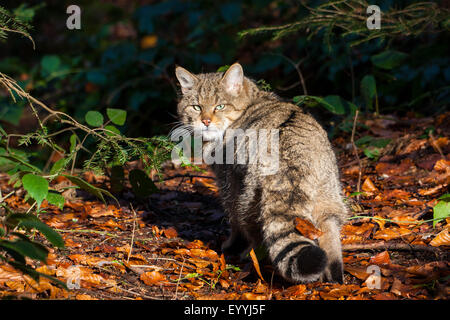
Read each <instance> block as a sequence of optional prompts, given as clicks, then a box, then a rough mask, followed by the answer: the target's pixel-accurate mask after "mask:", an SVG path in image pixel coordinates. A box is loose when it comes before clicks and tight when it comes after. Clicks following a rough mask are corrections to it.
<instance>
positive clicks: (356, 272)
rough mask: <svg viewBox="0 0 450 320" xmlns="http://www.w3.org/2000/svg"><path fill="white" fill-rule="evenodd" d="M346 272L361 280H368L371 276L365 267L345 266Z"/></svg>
mask: <svg viewBox="0 0 450 320" xmlns="http://www.w3.org/2000/svg"><path fill="white" fill-rule="evenodd" d="M345 271H347V272H348V273H350V274H351V275H352V276H354V277H356V278H358V279H360V280H366V279H367V278H368V277H369V276H370V273H368V272H367V268H364V267H354V266H345Z"/></svg>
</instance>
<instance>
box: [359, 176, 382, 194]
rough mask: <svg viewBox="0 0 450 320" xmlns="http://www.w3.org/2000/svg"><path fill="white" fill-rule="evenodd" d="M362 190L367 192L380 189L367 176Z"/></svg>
mask: <svg viewBox="0 0 450 320" xmlns="http://www.w3.org/2000/svg"><path fill="white" fill-rule="evenodd" d="M361 189H362V191H365V192H370V193H373V192H377V191H378V189H377V187H375V185H374V184H373V182H372V180H370V178H366V180H364V183H363V184H362V186H361Z"/></svg>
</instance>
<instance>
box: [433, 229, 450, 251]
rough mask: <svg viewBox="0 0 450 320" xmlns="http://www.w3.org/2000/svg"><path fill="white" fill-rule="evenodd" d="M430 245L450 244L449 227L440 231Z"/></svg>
mask: <svg viewBox="0 0 450 320" xmlns="http://www.w3.org/2000/svg"><path fill="white" fill-rule="evenodd" d="M430 245H432V246H433V247H439V246H450V233H449V232H448V228H445V229H444V230H442V231H441V232H439V233H438V235H437V236H436V237H435V238H434V239H433V240H431V242H430Z"/></svg>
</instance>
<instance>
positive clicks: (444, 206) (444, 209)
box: [433, 193, 450, 228]
mask: <svg viewBox="0 0 450 320" xmlns="http://www.w3.org/2000/svg"><path fill="white" fill-rule="evenodd" d="M439 200H440V201H439V202H438V203H437V204H436V205H435V206H434V207H433V219H434V221H433V228H434V227H435V226H436V223H438V222H439V221H441V220H444V219H447V218H449V217H450V194H449V193H446V194H444V195H442V196H441V197H440V198H439Z"/></svg>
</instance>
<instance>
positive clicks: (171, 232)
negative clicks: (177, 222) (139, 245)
mask: <svg viewBox="0 0 450 320" xmlns="http://www.w3.org/2000/svg"><path fill="white" fill-rule="evenodd" d="M163 234H164V235H165V236H166V238H167V239H172V238H176V237H177V236H178V232H177V230H176V229H175V228H174V227H170V228H167V229H164V230H163Z"/></svg>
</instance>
